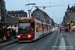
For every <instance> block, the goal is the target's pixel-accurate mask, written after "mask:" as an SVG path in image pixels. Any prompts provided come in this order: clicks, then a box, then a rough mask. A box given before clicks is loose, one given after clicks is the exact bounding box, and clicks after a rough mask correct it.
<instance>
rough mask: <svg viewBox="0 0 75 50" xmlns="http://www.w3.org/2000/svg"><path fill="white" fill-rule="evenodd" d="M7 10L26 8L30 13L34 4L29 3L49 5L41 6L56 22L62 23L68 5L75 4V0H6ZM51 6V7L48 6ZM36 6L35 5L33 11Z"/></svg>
mask: <svg viewBox="0 0 75 50" xmlns="http://www.w3.org/2000/svg"><path fill="white" fill-rule="evenodd" d="M4 1H5V5H6V9H7V11H12V10H13V11H15V10H24V11H25V12H27V13H28V10H30V9H31V8H32V5H30V6H25V5H26V4H29V3H35V4H36V5H35V6H47V7H46V8H45V9H43V8H39V9H41V10H43V11H44V12H46V13H47V14H48V15H49V16H50V18H52V19H53V20H54V22H55V23H57V24H60V23H61V22H62V20H63V17H64V15H65V12H66V10H67V7H68V5H69V6H70V7H72V6H74V4H75V0H4ZM48 6H51V7H48ZM35 9H36V8H35V7H33V9H32V10H31V12H33V11H34V10H35Z"/></svg>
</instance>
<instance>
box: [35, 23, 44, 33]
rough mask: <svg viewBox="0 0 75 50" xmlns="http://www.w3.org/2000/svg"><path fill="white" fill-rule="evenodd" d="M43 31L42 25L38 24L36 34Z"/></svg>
mask: <svg viewBox="0 0 75 50" xmlns="http://www.w3.org/2000/svg"><path fill="white" fill-rule="evenodd" d="M40 31H43V28H42V24H39V23H36V32H40Z"/></svg>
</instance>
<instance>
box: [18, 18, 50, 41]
mask: <svg viewBox="0 0 75 50" xmlns="http://www.w3.org/2000/svg"><path fill="white" fill-rule="evenodd" d="M50 31H51V29H50V24H47V23H45V22H42V21H40V20H37V19H34V18H33V17H21V19H20V20H19V23H18V42H31V41H34V40H37V39H39V38H41V37H43V36H45V35H47V34H49V33H50Z"/></svg>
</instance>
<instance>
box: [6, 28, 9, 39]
mask: <svg viewBox="0 0 75 50" xmlns="http://www.w3.org/2000/svg"><path fill="white" fill-rule="evenodd" d="M6 33H7V39H8V40H10V30H9V29H7V32H6Z"/></svg>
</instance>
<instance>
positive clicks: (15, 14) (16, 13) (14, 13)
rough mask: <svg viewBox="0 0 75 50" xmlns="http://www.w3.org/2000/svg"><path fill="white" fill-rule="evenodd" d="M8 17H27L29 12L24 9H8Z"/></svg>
mask: <svg viewBox="0 0 75 50" xmlns="http://www.w3.org/2000/svg"><path fill="white" fill-rule="evenodd" d="M7 17H13V18H18V19H20V18H21V17H27V13H26V12H24V10H18V11H7Z"/></svg>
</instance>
